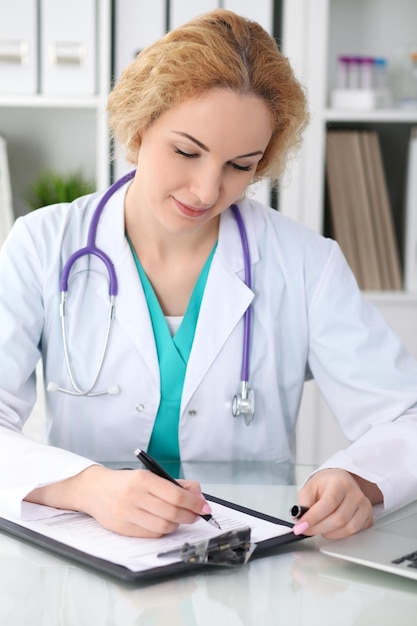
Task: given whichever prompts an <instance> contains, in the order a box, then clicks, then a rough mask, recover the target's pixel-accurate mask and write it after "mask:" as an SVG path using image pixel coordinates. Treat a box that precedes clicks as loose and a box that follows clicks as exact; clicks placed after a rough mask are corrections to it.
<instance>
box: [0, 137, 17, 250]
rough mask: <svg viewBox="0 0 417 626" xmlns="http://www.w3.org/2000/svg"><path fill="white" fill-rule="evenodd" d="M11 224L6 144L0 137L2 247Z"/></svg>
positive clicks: (0, 223) (0, 233)
mask: <svg viewBox="0 0 417 626" xmlns="http://www.w3.org/2000/svg"><path fill="white" fill-rule="evenodd" d="M13 222H14V213H13V203H12V189H11V184H10V173H9V162H8V158H7V143H6V140H5V138H4V137H2V136H1V135H0V246H2V245H3V242H4V240H5V239H6V237H7V235H8V233H9V230H10V229H11V227H12V226H13Z"/></svg>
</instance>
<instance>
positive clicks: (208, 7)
mask: <svg viewBox="0 0 417 626" xmlns="http://www.w3.org/2000/svg"><path fill="white" fill-rule="evenodd" d="M169 4H170V7H169V16H170V23H169V28H170V29H172V28H177V26H181V24H185V22H188V21H189V20H191V19H193V18H194V17H196V16H197V15H202V14H203V13H207V12H208V11H213V9H217V8H218V7H219V2H218V1H217V0H199V2H196V1H195V0H170V3H169Z"/></svg>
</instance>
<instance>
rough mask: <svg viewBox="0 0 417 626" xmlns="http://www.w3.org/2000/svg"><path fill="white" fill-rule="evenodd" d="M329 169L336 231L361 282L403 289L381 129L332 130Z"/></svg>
mask: <svg viewBox="0 0 417 626" xmlns="http://www.w3.org/2000/svg"><path fill="white" fill-rule="evenodd" d="M326 172H327V186H328V193H329V210H330V217H331V223H332V228H333V235H334V237H335V238H336V240H337V241H338V242H339V244H340V247H341V248H342V250H343V252H344V254H345V256H346V259H347V261H348V263H349V265H350V266H351V268H352V271H353V273H354V274H355V276H356V279H357V281H358V284H359V286H360V287H361V289H367V290H378V291H379V290H398V289H401V288H402V279H401V265H400V258H399V253H398V247H397V243H396V239H395V233H394V225H393V220H392V214H391V209H390V204H389V197H388V190H387V185H386V180H385V176H384V169H383V163H382V157H381V150H380V146H379V141H378V135H377V133H375V132H364V131H329V132H328V136H327V154H326Z"/></svg>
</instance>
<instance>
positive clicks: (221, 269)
mask: <svg viewBox="0 0 417 626" xmlns="http://www.w3.org/2000/svg"><path fill="white" fill-rule="evenodd" d="M241 213H242V215H243V216H244V221H245V226H246V232H247V237H248V242H249V250H250V256H251V265H252V267H253V265H254V263H256V262H257V261H258V260H259V254H258V248H257V244H256V238H255V235H254V227H253V222H252V217H251V212H250V209H248V210H247V211H246V210H244V204H243V205H241ZM253 298H254V294H253V291H252V290H251V289H249V288H248V287H247V286H246V284H245V282H244V260H243V253H242V243H241V240H240V236H239V231H238V227H237V224H236V222H235V219H234V217H233V214H232V212H231V211H226V212H225V213H224V214H223V215H222V216H221V221H220V231H219V242H218V246H217V250H216V253H215V255H214V257H213V261H212V265H211V269H210V273H209V276H208V279H207V283H206V288H205V292H204V296H203V300H202V303H201V308H200V313H199V317H198V322H197V327H196V332H195V336H194V342H193V347H192V350H191V354H190V358H189V361H188V366H187V372H186V376H185V381H184V389H183V397H182V406H186V404H187V403H188V402H189V400H190V398H191V396H192V395H193V393H194V392H195V390H196V388H197V387H198V385H199V384H200V382H201V380H202V379H203V377H204V375H205V374H206V372H207V371H208V369H209V368H210V366H211V364H212V363H213V361H214V360H215V359H216V357H217V355H218V354H219V352H220V350H221V348H222V346H223V345H224V344H225V342H226V341H227V339H228V337H229V336H230V334H231V332H232V331H233V329H234V328H235V327H236V326H237V324H238V323H239V322H240V321H241V319H242V317H243V316H244V314H245V311H246V310H247V308H248V307H249V306H250V304H251V302H252V300H253ZM211 331H213V332H211Z"/></svg>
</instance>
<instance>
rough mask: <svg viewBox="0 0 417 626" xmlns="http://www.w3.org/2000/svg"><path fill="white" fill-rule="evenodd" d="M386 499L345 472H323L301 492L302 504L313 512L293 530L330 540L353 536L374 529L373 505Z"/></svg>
mask: <svg viewBox="0 0 417 626" xmlns="http://www.w3.org/2000/svg"><path fill="white" fill-rule="evenodd" d="M382 499H383V497H382V493H381V492H380V490H379V489H378V487H377V486H376V485H375V484H373V483H369V482H368V481H365V480H364V479H362V478H360V477H358V476H355V475H353V474H350V473H349V472H347V471H345V470H342V469H325V470H321V471H319V472H317V473H316V474H314V475H313V476H312V477H311V478H309V480H308V481H307V482H306V484H305V485H304V486H303V487H302V489H300V492H299V494H298V501H299V503H300V505H303V506H306V507H309V510H308V511H307V513H305V514H304V515H303V516H302V518H301V519H300V520H298V522H297V524H296V525H295V526H294V529H293V531H294V533H295V534H305V535H309V536H310V535H322V536H323V537H325V538H326V539H341V538H342V537H347V536H349V535H353V534H354V533H357V532H359V531H360V530H364V529H365V528H369V527H370V526H372V524H373V512H372V504H377V503H378V502H382Z"/></svg>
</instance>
